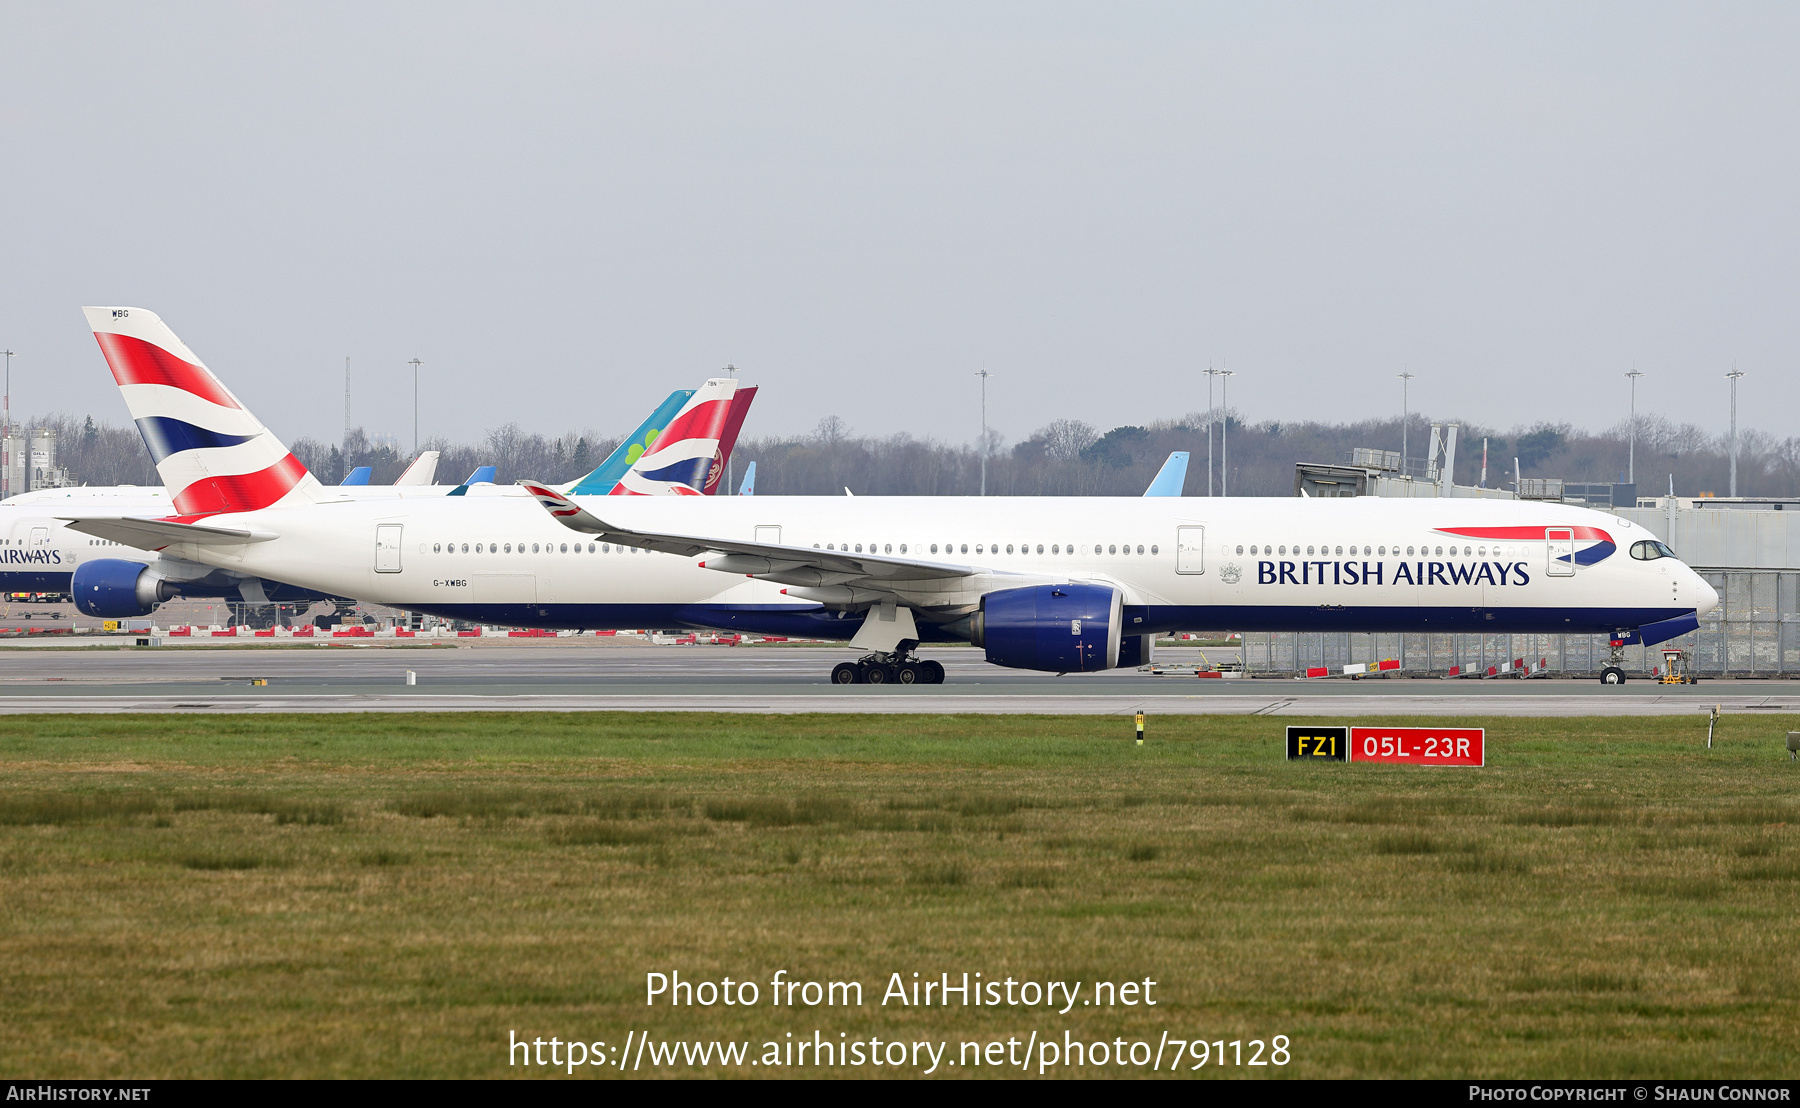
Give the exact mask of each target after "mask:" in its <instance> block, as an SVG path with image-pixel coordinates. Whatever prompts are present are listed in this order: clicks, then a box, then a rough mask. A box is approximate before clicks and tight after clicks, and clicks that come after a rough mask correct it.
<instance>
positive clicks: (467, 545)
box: [462, 542, 469, 554]
mask: <svg viewBox="0 0 1800 1108" xmlns="http://www.w3.org/2000/svg"><path fill="white" fill-rule="evenodd" d="M462 546H463V548H462V552H463V553H464V554H467V553H468V552H469V544H468V543H466V542H465V543H463V544H462Z"/></svg>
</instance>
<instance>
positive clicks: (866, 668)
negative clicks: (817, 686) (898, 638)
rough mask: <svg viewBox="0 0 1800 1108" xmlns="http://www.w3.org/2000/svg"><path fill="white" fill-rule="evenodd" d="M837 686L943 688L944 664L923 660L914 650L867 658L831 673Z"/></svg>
mask: <svg viewBox="0 0 1800 1108" xmlns="http://www.w3.org/2000/svg"><path fill="white" fill-rule="evenodd" d="M831 683H832V684H834V685H941V684H943V683H944V667H943V664H942V663H940V662H937V661H935V660H933V659H930V658H926V659H924V660H920V658H919V656H918V655H917V654H916V653H914V652H913V651H912V650H911V649H901V650H896V651H893V652H892V653H882V652H877V653H874V654H868V655H864V656H863V657H862V658H859V659H858V660H856V661H854V662H839V663H838V664H837V665H836V666H834V667H832V670H831Z"/></svg>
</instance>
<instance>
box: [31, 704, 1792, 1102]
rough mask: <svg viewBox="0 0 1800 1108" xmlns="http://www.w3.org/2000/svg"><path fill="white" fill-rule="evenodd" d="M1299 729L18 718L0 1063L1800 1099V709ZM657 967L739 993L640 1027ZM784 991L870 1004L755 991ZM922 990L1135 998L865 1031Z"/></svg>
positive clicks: (163, 1070) (677, 719) (945, 1014)
mask: <svg viewBox="0 0 1800 1108" xmlns="http://www.w3.org/2000/svg"><path fill="white" fill-rule="evenodd" d="M1282 722H1283V721H1279V720H1272V719H1265V718H1221V717H1187V718H1175V717H1170V718H1156V719H1152V720H1151V721H1150V737H1151V741H1150V742H1149V743H1148V744H1147V745H1146V746H1144V747H1142V748H1139V747H1136V746H1134V745H1132V743H1131V742H1130V740H1129V737H1128V736H1129V733H1130V730H1131V724H1130V721H1129V720H1119V719H1105V718H1093V717H1049V716H1045V717H1016V716H1015V717H969V716H954V717H948V716H947V717H919V716H895V717H854V716H786V717H780V716H741V715H730V716H708V715H698V714H670V715H663V716H656V715H649V714H617V715H611V714H592V715H525V714H495V715H464V714H457V715H422V714H421V715H387V714H382V715H362V716H357V715H338V716H310V717H284V716H255V717H220V716H206V717H194V716H187V717H184V716H154V717H152V716H138V717H134V716H117V715H114V716H60V715H59V716H45V717H23V716H14V717H9V718H8V719H7V721H6V724H5V729H4V734H3V735H0V782H3V784H4V790H3V792H0V844H3V845H0V1003H3V1004H4V1010H5V1018H4V1020H0V1070H4V1072H5V1073H6V1074H8V1075H9V1076H30V1077H52V1076H66V1077H78V1076H88V1077H101V1076H139V1077H144V1076H290V1075H299V1076H325V1075H344V1076H350V1075H366V1076H433V1075H443V1076H495V1075H498V1076H505V1075H507V1074H509V1073H511V1074H517V1073H519V1072H520V1069H519V1068H517V1067H514V1068H511V1069H509V1068H508V1066H507V1049H506V1046H507V1042H508V1036H509V1032H513V1031H516V1032H517V1033H518V1034H519V1035H520V1036H521V1037H527V1038H535V1037H538V1036H542V1037H545V1038H546V1039H547V1038H549V1037H550V1036H552V1035H556V1036H559V1037H560V1038H563V1039H567V1038H569V1037H570V1036H571V1035H573V1036H575V1037H579V1038H582V1039H584V1040H596V1041H598V1040H604V1041H607V1042H609V1043H613V1044H621V1043H623V1042H624V1041H625V1038H626V1035H627V1034H628V1033H630V1032H634V1031H648V1032H649V1033H650V1034H651V1036H652V1038H653V1039H656V1040H660V1039H676V1038H702V1037H703V1038H705V1039H709V1040H710V1039H740V1040H751V1041H752V1042H753V1043H756V1044H760V1043H761V1042H763V1041H764V1040H780V1041H785V1037H786V1034H787V1032H790V1031H792V1032H794V1033H795V1034H796V1037H800V1036H805V1037H806V1038H808V1039H811V1037H812V1034H813V1031H814V1030H815V1029H819V1030H822V1031H823V1032H824V1033H825V1035H826V1036H827V1037H830V1038H836V1037H838V1033H839V1032H846V1033H848V1035H849V1036H850V1037H851V1038H856V1037H859V1036H860V1037H864V1038H866V1037H867V1036H869V1035H871V1034H873V1035H877V1036H879V1037H881V1038H883V1039H889V1038H894V1039H905V1040H912V1039H922V1038H935V1039H945V1040H950V1041H951V1042H952V1044H953V1046H952V1056H954V1053H955V1049H956V1048H955V1046H954V1044H955V1043H957V1042H959V1041H962V1040H988V1039H1000V1040H1004V1039H1006V1038H1007V1037H1009V1036H1013V1035H1017V1036H1018V1037H1019V1038H1021V1039H1023V1038H1024V1037H1025V1036H1027V1035H1028V1034H1029V1033H1031V1032H1032V1031H1034V1030H1035V1031H1038V1032H1039V1033H1040V1035H1047V1036H1055V1037H1056V1038H1057V1039H1058V1040H1059V1041H1060V1039H1061V1036H1062V1033H1063V1031H1064V1030H1065V1029H1067V1030H1070V1031H1072V1032H1073V1034H1074V1036H1075V1037H1076V1038H1077V1039H1089V1040H1094V1039H1099V1040H1112V1039H1114V1038H1117V1037H1124V1038H1127V1039H1133V1038H1137V1039H1147V1040H1148V1041H1150V1042H1151V1043H1153V1044H1154V1043H1156V1042H1157V1041H1158V1039H1159V1036H1160V1035H1161V1034H1162V1033H1163V1032H1164V1031H1168V1032H1170V1033H1171V1035H1172V1036H1173V1037H1175V1038H1178V1039H1184V1040H1186V1039H1195V1038H1204V1039H1207V1040H1234V1039H1236V1040H1248V1039H1262V1040H1268V1039H1270V1038H1271V1037H1272V1036H1274V1035H1286V1036H1287V1037H1288V1038H1289V1039H1290V1040H1291V1047H1290V1049H1291V1052H1292V1060H1291V1062H1290V1063H1289V1064H1288V1065H1287V1066H1286V1067H1284V1068H1281V1069H1278V1070H1276V1069H1268V1068H1264V1069H1260V1070H1250V1069H1239V1068H1226V1069H1223V1070H1215V1069H1214V1068H1213V1067H1212V1066H1210V1065H1209V1066H1207V1067H1206V1068H1205V1069H1203V1070H1201V1071H1200V1072H1201V1074H1202V1075H1214V1074H1217V1075H1225V1076H1239V1075H1254V1076H1299V1077H1322V1076H1356V1075H1363V1076H1403V1075H1420V1076H1477V1075H1486V1076H1512V1075H1529V1076H1539V1077H1543V1076H1601V1075H1606V1076H1614V1075H1620V1076H1664V1077H1679V1076H1706V1075H1719V1076H1731V1077H1750V1076H1759V1075H1760V1076H1786V1077H1792V1076H1794V1075H1795V1074H1796V1073H1797V1072H1800V941H1797V935H1796V928H1795V918H1796V910H1797V909H1800V844H1797V842H1796V839H1797V831H1796V828H1797V827H1800V803H1797V798H1796V796H1795V794H1796V790H1797V786H1800V766H1796V765H1794V764H1792V763H1790V762H1789V761H1788V757H1787V754H1786V753H1785V751H1784V750H1783V749H1782V735H1783V733H1784V732H1785V731H1786V730H1787V729H1788V728H1789V727H1795V728H1797V729H1800V721H1796V720H1795V719H1792V718H1775V717H1768V718H1765V717H1754V718H1750V717H1744V718H1728V719H1726V720H1725V721H1724V722H1723V723H1722V725H1721V733H1720V739H1719V745H1718V748H1717V749H1715V750H1712V751H1707V750H1706V749H1704V734H1705V724H1704V722H1703V721H1702V720H1697V719H1688V718H1675V719H1647V720H1615V719H1574V720H1562V719H1556V720H1517V719H1509V720H1498V721H1488V722H1489V724H1490V726H1489V731H1488V737H1489V754H1488V759H1489V766H1488V768H1486V769H1481V770H1450V769H1440V770H1420V769H1400V768H1390V767H1380V766H1366V765H1329V766H1320V765H1294V766H1290V765H1288V764H1286V763H1285V762H1283V761H1281V760H1280V749H1281V726H1282ZM1435 722H1440V723H1441V722H1444V721H1441V720H1440V721H1435ZM1469 722H1471V723H1481V722H1482V721H1479V720H1471V721H1469ZM652 970H655V971H663V972H667V971H670V970H679V971H680V972H681V974H682V975H683V977H684V978H692V979H714V980H716V979H719V978H722V977H725V976H730V977H732V978H733V979H734V980H740V979H750V980H754V981H758V982H761V983H763V985H762V999H763V1001H764V1003H763V1004H761V1005H759V1006H756V1007H753V1008H748V1009H747V1008H744V1007H723V1006H716V1007H712V1008H698V1007H695V1008H679V1009H671V1008H667V1007H656V1008H646V1007H645V1006H644V1003H643V997H644V988H645V974H646V973H647V972H649V971H652ZM776 970H785V971H786V972H787V974H788V976H789V977H790V978H798V979H800V980H807V979H817V980H858V981H860V982H862V984H863V987H864V990H865V997H866V999H867V1006H866V1007H863V1008H842V1007H838V1008H818V1009H790V1008H780V1009H773V1008H770V1007H769V1006H768V1005H767V1000H768V986H767V982H768V981H769V979H770V978H771V977H772V975H773V974H774V972H775V971H776ZM915 971H916V972H919V973H920V974H922V975H926V976H930V977H933V978H935V977H936V976H937V975H938V974H939V973H941V972H945V971H948V972H950V973H952V974H953V975H960V974H961V973H962V972H963V971H968V972H970V973H971V974H973V973H975V972H980V973H982V974H983V975H985V977H986V978H988V979H998V978H1003V977H1005V976H1007V975H1011V976H1013V977H1015V978H1019V979H1033V980H1046V979H1057V980H1071V981H1073V980H1081V981H1085V982H1093V981H1098V980H1111V981H1126V980H1142V979H1144V978H1152V979H1154V980H1155V981H1157V982H1158V985H1157V986H1156V989H1155V995H1156V997H1157V998H1158V1000H1159V1001H1160V1002H1159V1003H1158V1004H1157V1005H1156V1006H1155V1007H1154V1008H1148V1007H1144V1006H1137V1007H1111V1008H1093V1007H1088V1008H1085V1009H1084V1008H1083V1007H1079V1006H1078V1007H1075V1008H1073V1009H1072V1010H1071V1011H1070V1012H1069V1013H1068V1014H1067V1015H1060V1014H1058V1013H1057V1012H1056V1011H1046V1010H1044V1009H1043V1008H1037V1009H1029V1010H1028V1009H1024V1008H1006V1007H997V1008H989V1007H983V1008H979V1009H972V1008H962V1007H953V1008H950V1009H939V1008H934V1009H905V1008H897V1007H895V1006H892V1005H890V1006H887V1007H882V1006H881V1005H880V1004H879V998H880V996H881V993H882V990H883V988H884V986H885V983H886V982H887V981H888V979H889V975H890V974H892V973H894V972H901V973H903V974H905V975H908V976H907V980H909V981H910V974H911V973H913V972H915ZM1059 1007H1060V1005H1059ZM752 1056H755V1051H753V1052H752ZM532 1072H534V1073H536V1074H540V1075H541V1074H543V1073H544V1071H543V1070H535V1071H532ZM556 1072H557V1073H558V1074H559V1075H560V1074H561V1073H562V1071H561V1070H560V1069H559V1070H557V1071H556ZM578 1072H579V1071H578ZM590 1072H592V1071H590ZM645 1072H650V1071H649V1070H648V1068H646V1071H645ZM661 1072H666V1073H670V1074H675V1073H680V1074H688V1073H692V1072H694V1071H691V1070H687V1069H679V1070H665V1071H661ZM740 1072H743V1073H750V1074H756V1073H763V1074H770V1071H769V1070H767V1069H753V1068H745V1069H743V1070H742V1071H740ZM817 1072H821V1071H817V1070H801V1071H793V1070H778V1071H775V1074H780V1075H783V1076H790V1075H796V1074H797V1075H802V1076H804V1075H806V1074H808V1073H817ZM831 1072H833V1073H836V1074H843V1073H846V1072H848V1073H862V1074H869V1075H883V1074H895V1075H904V1074H910V1073H912V1072H915V1071H912V1070H910V1069H902V1070H886V1069H884V1070H871V1069H865V1070H849V1071H843V1070H838V1071H831ZM945 1072H948V1073H949V1074H951V1075H953V1076H973V1075H974V1071H972V1070H967V1069H961V1070H948V1071H946V1070H940V1071H939V1073H940V1074H942V1073H945ZM982 1072H995V1071H982ZM998 1072H999V1073H1005V1072H1007V1071H1004V1070H1002V1071H998ZM1011 1072H1012V1073H1013V1074H1015V1075H1016V1074H1017V1072H1018V1071H1016V1070H1014V1071H1011ZM1086 1072H1087V1074H1088V1075H1090V1076H1091V1075H1095V1074H1097V1073H1117V1074H1126V1073H1136V1072H1141V1071H1139V1070H1136V1069H1133V1068H1131V1067H1127V1068H1125V1069H1119V1068H1117V1067H1113V1068H1111V1069H1109V1070H1104V1071H1101V1070H1088V1071H1086ZM599 1074H600V1075H601V1076H616V1075H617V1074H618V1071H617V1070H600V1071H599ZM771 1075H773V1074H771Z"/></svg>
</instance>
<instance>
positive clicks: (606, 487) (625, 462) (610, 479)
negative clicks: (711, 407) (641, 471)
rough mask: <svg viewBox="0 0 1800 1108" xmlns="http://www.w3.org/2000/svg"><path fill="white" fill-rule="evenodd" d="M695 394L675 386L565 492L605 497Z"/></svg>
mask: <svg viewBox="0 0 1800 1108" xmlns="http://www.w3.org/2000/svg"><path fill="white" fill-rule="evenodd" d="M693 395H694V390H693V389H676V390H675V391H674V392H672V393H670V394H669V397H668V399H667V400H664V401H663V402H662V403H661V404H658V405H657V406H656V410H655V411H654V412H651V413H650V418H649V419H646V420H645V421H644V422H643V423H641V424H639V425H638V429H637V430H635V431H633V432H632V433H631V434H630V435H627V436H626V438H625V441H624V442H622V443H620V444H619V448H618V449H617V450H615V451H613V452H612V453H611V454H608V455H607V456H606V460H605V461H604V462H601V463H600V465H599V466H598V467H596V468H595V469H594V471H593V472H592V473H590V474H588V475H587V476H586V477H583V478H582V479H581V480H579V481H577V482H575V483H574V484H573V485H570V486H568V487H567V488H565V489H563V490H562V491H563V492H564V493H566V494H568V495H570V496H605V495H606V494H607V493H609V492H611V491H612V490H613V486H614V485H616V484H618V483H619V478H621V477H623V476H625V471H626V470H628V469H630V468H631V466H632V463H634V462H636V461H637V460H638V459H639V458H641V457H643V456H644V451H646V450H649V449H650V448H651V447H652V446H654V445H655V444H656V438H657V436H658V435H660V434H662V429H663V428H664V427H667V426H668V425H669V421H670V420H673V419H674V418H675V416H676V414H677V413H678V412H680V411H681V409H682V408H683V407H685V406H686V405H687V402H688V400H690V399H691V398H692V397H693Z"/></svg>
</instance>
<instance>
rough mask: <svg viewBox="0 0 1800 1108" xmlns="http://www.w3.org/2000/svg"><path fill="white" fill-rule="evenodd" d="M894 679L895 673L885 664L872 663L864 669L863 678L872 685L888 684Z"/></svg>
mask: <svg viewBox="0 0 1800 1108" xmlns="http://www.w3.org/2000/svg"><path fill="white" fill-rule="evenodd" d="M893 679H894V675H893V674H891V673H889V672H888V667H886V666H883V665H871V666H869V667H868V668H866V669H864V670H863V680H864V681H867V682H868V683H869V684H871V685H886V684H888V683H889V682H891V681H893Z"/></svg>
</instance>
